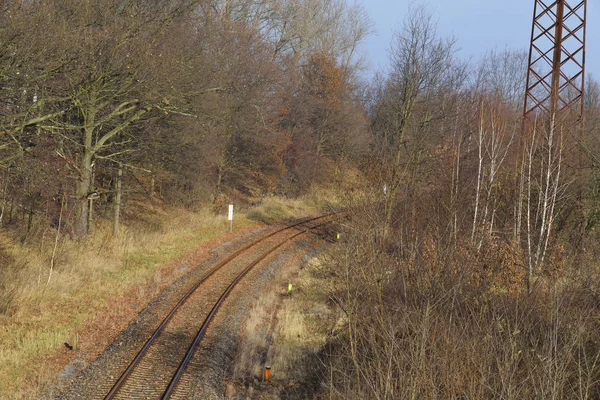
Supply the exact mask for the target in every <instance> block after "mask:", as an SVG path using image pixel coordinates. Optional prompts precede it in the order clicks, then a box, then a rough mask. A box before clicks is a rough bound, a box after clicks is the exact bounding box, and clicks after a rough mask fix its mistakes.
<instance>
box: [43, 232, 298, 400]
mask: <svg viewBox="0 0 600 400" xmlns="http://www.w3.org/2000/svg"><path fill="white" fill-rule="evenodd" d="M280 227H281V225H273V226H269V227H265V228H261V229H258V230H255V231H253V232H251V233H249V234H247V235H244V236H241V237H237V238H234V239H232V240H230V241H228V242H226V243H223V244H221V245H219V246H218V247H216V248H214V249H213V250H211V252H210V254H211V256H210V258H209V259H207V260H205V261H204V262H202V263H201V264H200V265H198V266H197V267H195V268H193V269H192V270H190V271H189V272H188V273H187V274H186V275H184V276H183V277H182V278H180V279H179V280H177V281H176V282H175V283H174V284H173V285H171V286H170V287H168V288H167V289H165V290H163V291H162V292H161V293H160V295H159V296H157V297H156V298H155V299H154V300H153V301H151V302H150V303H149V304H148V306H147V307H146V308H145V309H144V310H143V311H141V312H140V313H139V314H138V316H137V318H136V319H134V320H133V321H131V323H130V324H129V326H128V327H127V328H126V329H125V330H124V331H122V332H121V333H120V334H119V335H118V337H117V338H116V339H115V340H114V342H113V343H112V344H111V345H110V346H109V347H108V348H107V349H106V351H105V352H104V353H103V354H102V355H101V356H100V357H98V358H97V359H96V360H95V361H94V362H92V363H91V364H90V365H89V366H87V367H86V368H85V369H83V370H82V372H80V373H79V374H78V375H77V376H76V377H75V378H74V379H73V382H72V384H70V385H69V386H68V387H66V389H64V390H60V391H59V390H55V392H56V394H54V395H52V396H51V398H56V399H96V398H97V399H102V398H104V396H105V395H106V393H107V392H108V391H109V390H110V388H111V387H112V385H113V384H114V382H115V381H116V380H117V378H118V377H119V376H120V375H121V373H122V372H123V371H124V370H125V368H127V366H128V365H129V363H130V362H131V360H132V359H133V358H134V357H135V355H136V354H137V352H138V351H139V349H140V348H141V347H142V346H143V345H144V343H145V342H146V340H147V339H148V337H150V335H151V334H152V333H153V332H154V329H155V328H156V326H158V324H160V322H161V321H162V319H163V318H164V316H165V315H166V314H167V313H168V312H169V311H170V309H171V307H172V306H173V305H174V304H175V303H177V301H179V299H180V298H181V297H182V295H183V294H184V293H185V292H187V291H188V290H189V288H191V287H192V286H193V285H194V284H195V283H196V282H197V281H198V280H199V279H200V278H202V277H203V276H205V275H206V273H207V272H208V271H210V270H211V269H212V268H214V266H215V265H216V264H217V263H218V262H219V261H221V260H223V259H225V258H226V257H227V256H228V255H230V254H231V253H233V252H235V251H236V250H238V249H240V248H242V247H243V246H244V245H246V244H248V243H251V242H252V241H254V240H256V239H257V238H259V237H264V236H265V235H267V234H268V233H270V232H273V231H276V230H277V229H279V228H280ZM287 234H288V236H289V232H288V233H287ZM281 235H285V232H283V233H278V234H276V235H275V236H273V237H271V238H269V239H267V240H266V241H264V242H262V243H259V244H257V245H255V246H253V247H252V248H250V249H248V250H247V251H246V252H244V253H243V254H241V255H240V256H238V257H237V258H236V259H234V260H233V261H232V262H230V263H228V264H226V265H225V266H224V268H221V269H220V270H219V271H217V272H216V273H215V274H214V275H213V276H211V277H210V278H209V279H208V280H207V281H206V282H204V283H203V284H202V285H201V286H200V288H199V289H198V290H197V291H196V292H195V293H194V294H193V295H192V296H191V297H190V298H189V299H188V301H187V302H186V303H185V304H184V305H183V306H182V308H181V309H180V311H179V312H178V313H177V314H175V316H174V317H173V319H172V320H171V321H170V323H169V324H168V325H167V327H166V329H165V331H164V332H163V333H162V334H161V335H160V336H159V338H158V339H157V341H156V344H155V346H153V347H152V348H151V349H150V351H149V352H148V353H147V354H146V356H145V357H144V360H142V363H141V364H140V367H138V368H137V369H136V370H135V371H134V373H133V374H132V379H131V381H132V384H130V385H129V386H128V384H129V382H126V384H125V385H124V386H123V388H122V389H121V391H120V392H119V395H118V396H117V398H140V399H141V398H158V397H157V393H160V392H161V388H164V387H165V386H166V384H167V383H168V382H169V379H170V376H171V374H172V373H173V372H174V369H176V368H177V365H178V363H179V361H180V360H181V358H182V357H183V354H184V353H185V351H186V350H187V347H188V345H189V343H190V342H191V339H192V338H193V337H194V335H195V333H196V331H197V328H198V326H199V325H200V324H201V323H202V321H203V320H204V318H205V315H206V314H207V313H208V311H209V310H210V308H211V307H212V305H213V303H214V301H216V299H217V298H218V296H219V295H220V293H221V292H222V291H223V290H224V289H225V287H227V285H228V283H229V282H230V281H231V280H232V279H233V277H234V276H235V275H236V274H237V273H239V271H241V269H243V267H244V266H245V265H247V264H248V263H249V262H251V261H252V260H253V257H254V258H255V255H256V254H262V253H263V252H264V251H266V250H268V249H270V248H272V247H273V243H275V242H276V241H277V240H278V238H280V237H281ZM279 240H280V239H279ZM285 247H287V246H284V248H285ZM253 255H254V256H253ZM246 260H250V261H248V262H245V261H246ZM264 263H265V262H264V261H263V262H262V263H260V264H259V265H258V266H257V269H255V270H253V271H251V272H250V273H249V274H248V276H246V278H245V279H244V280H242V282H240V284H239V285H238V286H239V287H236V288H235V289H234V292H232V294H231V296H230V297H231V298H232V299H234V298H235V299H234V300H235V301H242V302H243V300H239V299H242V298H243V297H244V296H251V293H254V292H255V289H256V288H255V287H251V290H247V289H241V288H247V286H248V285H249V283H247V282H246V281H248V282H250V281H251V280H252V279H253V278H252V277H253V276H255V274H256V270H260V271H268V270H269V268H267V269H264V270H263V269H261V268H262V267H261V265H263V264H264ZM273 268H274V267H273ZM257 282H262V285H266V284H267V282H268V279H266V277H263V278H261V279H258V280H257ZM235 293H242V294H243V295H242V296H239V295H237V294H235ZM230 302H232V300H228V301H227V302H226V303H225V305H224V307H226V308H228V307H229V305H228V303H230ZM244 304H249V303H244ZM236 309H237V310H238V311H237V312H223V310H221V312H220V313H218V314H217V321H220V320H221V315H227V318H235V319H236V320H235V322H234V321H231V322H226V323H225V325H223V324H221V323H218V322H216V321H215V322H213V325H214V326H216V327H217V328H215V329H219V327H221V328H220V329H224V328H223V326H226V327H227V333H224V334H219V335H217V337H218V338H219V340H217V341H216V342H211V339H210V338H209V337H212V334H211V333H210V332H212V330H213V328H210V329H209V330H208V333H207V337H206V339H205V340H206V342H207V343H211V344H210V345H209V346H208V347H207V348H209V349H211V351H210V359H211V360H213V359H214V360H215V364H214V365H220V366H226V365H227V362H226V359H224V358H223V357H224V355H226V354H228V349H229V348H230V347H231V344H232V343H233V342H235V340H234V338H235V335H236V332H238V331H237V330H236V329H238V330H239V324H240V323H241V321H242V320H243V318H245V317H244V314H243V312H241V311H243V310H244V306H238V308H236ZM244 312H246V313H247V312H248V311H247V307H246V311H244ZM212 340H214V338H213V339H212ZM174 344H175V348H178V349H180V350H177V351H173V350H172V349H173V348H174V347H173V345H174ZM201 347H202V348H203V349H204V347H203V345H201ZM201 353H203V350H198V354H201ZM197 358H198V357H195V358H194V361H193V362H192V364H194V363H195V360H196V359H197ZM77 362H78V361H77V360H74V361H73V362H72V363H71V364H70V365H69V366H67V368H65V371H64V372H63V374H64V375H67V374H70V373H73V370H74V369H75V368H77ZM206 365H209V364H206ZM190 368H192V369H191V371H195V370H202V371H203V372H202V375H203V376H205V377H206V378H207V379H208V381H207V382H204V383H202V385H201V386H202V387H204V388H208V387H211V388H213V387H214V389H211V394H210V395H209V397H206V396H204V397H203V396H201V397H198V398H221V396H218V395H217V393H219V392H220V393H223V392H222V384H218V383H217V382H218V379H216V377H217V376H218V374H217V375H214V374H211V373H208V372H207V371H206V370H205V368H198V366H197V365H196V364H194V367H190ZM210 370H211V371H215V369H214V368H213V369H210ZM136 375H139V376H136ZM195 375H196V374H195V373H192V374H190V373H186V374H185V375H184V379H182V382H189V381H190V378H189V376H195ZM136 377H137V378H140V380H137V381H136V379H135V378H136ZM209 377H210V378H209ZM66 378H68V377H66ZM192 381H193V382H196V383H199V382H201V381H204V379H202V380H198V379H192ZM133 382H137V383H133ZM221 382H222V380H221ZM208 383H211V384H210V385H208ZM180 386H182V387H194V388H195V389H194V390H199V389H198V386H194V385H191V386H190V385H187V384H183V383H182V384H181V385H180ZM207 394H208V393H207ZM176 395H177V396H180V395H179V394H178V393H176ZM213 396H216V397H213ZM47 398H50V397H47ZM176 398H190V397H189V395H185V397H176Z"/></svg>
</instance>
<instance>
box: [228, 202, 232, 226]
mask: <svg viewBox="0 0 600 400" xmlns="http://www.w3.org/2000/svg"><path fill="white" fill-rule="evenodd" d="M227 219H228V220H229V232H233V204H230V205H229V214H227Z"/></svg>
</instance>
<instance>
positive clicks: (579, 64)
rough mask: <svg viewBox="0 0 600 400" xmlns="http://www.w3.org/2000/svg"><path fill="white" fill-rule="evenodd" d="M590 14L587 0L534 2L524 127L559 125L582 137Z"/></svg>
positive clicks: (544, 0)
mask: <svg viewBox="0 0 600 400" xmlns="http://www.w3.org/2000/svg"><path fill="white" fill-rule="evenodd" d="M586 11H587V0H535V6H534V10H533V26H532V29H531V46H530V48H529V65H528V69H527V81H526V92H525V104H524V107H523V120H524V123H525V121H533V120H537V119H541V120H547V121H554V120H556V122H557V123H561V125H563V127H565V128H567V129H569V130H570V131H571V133H572V134H574V135H575V136H579V135H580V134H581V133H582V132H583V131H582V130H581V129H582V128H583V123H584V118H585V107H584V94H585V40H586ZM574 130H575V131H576V132H574Z"/></svg>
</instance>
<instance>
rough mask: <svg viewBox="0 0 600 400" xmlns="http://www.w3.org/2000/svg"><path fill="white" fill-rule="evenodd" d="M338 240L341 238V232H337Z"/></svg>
mask: <svg viewBox="0 0 600 400" xmlns="http://www.w3.org/2000/svg"><path fill="white" fill-rule="evenodd" d="M337 240H340V233H339V232H338V234H337Z"/></svg>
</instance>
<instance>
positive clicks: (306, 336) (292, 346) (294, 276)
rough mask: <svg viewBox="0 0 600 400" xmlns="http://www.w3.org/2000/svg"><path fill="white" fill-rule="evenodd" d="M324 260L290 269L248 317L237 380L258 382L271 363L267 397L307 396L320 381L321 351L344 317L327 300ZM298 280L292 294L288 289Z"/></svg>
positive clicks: (263, 391) (264, 392)
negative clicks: (319, 269) (320, 273)
mask: <svg viewBox="0 0 600 400" xmlns="http://www.w3.org/2000/svg"><path fill="white" fill-rule="evenodd" d="M318 263H319V259H318V258H312V259H311V260H310V261H308V263H306V264H305V265H303V268H302V269H300V270H298V269H289V268H286V269H285V270H284V271H282V273H280V274H278V275H277V276H276V277H275V279H274V281H273V285H272V287H275V288H277V289H276V290H272V291H271V292H269V293H267V294H265V295H263V296H262V297H261V298H260V299H259V300H258V301H257V302H255V303H254V304H253V307H252V313H251V315H250V316H249V318H248V319H247V320H246V322H245V325H244V330H243V335H242V340H241V343H240V346H239V350H238V357H237V360H236V364H235V367H234V373H233V375H234V378H236V379H237V380H238V381H245V382H246V383H248V381H251V382H252V383H251V387H252V385H257V384H258V381H261V380H262V378H263V374H264V368H265V366H270V367H271V373H272V381H271V383H270V384H269V385H266V386H265V385H263V386H262V387H261V389H260V391H261V393H260V398H261V399H271V398H273V399H275V398H281V397H282V396H284V397H285V396H288V395H291V394H292V392H293V395H295V396H307V395H310V394H311V393H313V392H314V390H315V386H317V385H318V383H319V377H318V371H319V370H320V368H319V365H320V361H319V358H318V354H319V352H320V351H321V349H322V348H323V346H324V345H325V343H326V342H327V340H328V337H329V335H330V333H331V330H332V328H333V327H334V326H335V325H336V322H337V321H338V320H339V314H338V313H337V311H336V310H335V309H334V308H332V307H331V306H330V305H328V304H327V298H326V297H324V296H323V292H322V291H321V290H317V288H318V287H320V285H323V284H326V282H325V280H324V279H323V278H319V277H317V276H315V274H314V267H315V265H318ZM289 282H292V283H293V287H294V290H293V294H292V296H291V297H289V296H288V295H287V293H286V287H287V284H288V283H289Z"/></svg>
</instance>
